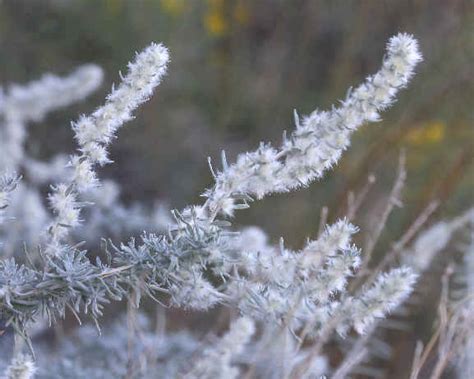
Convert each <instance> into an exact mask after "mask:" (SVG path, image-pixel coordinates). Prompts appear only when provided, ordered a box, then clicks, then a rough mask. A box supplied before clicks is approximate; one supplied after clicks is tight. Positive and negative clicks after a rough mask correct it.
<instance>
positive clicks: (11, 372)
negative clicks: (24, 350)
mask: <svg viewBox="0 0 474 379" xmlns="http://www.w3.org/2000/svg"><path fill="white" fill-rule="evenodd" d="M35 372H36V366H35V364H34V362H33V360H32V359H31V357H30V356H29V355H25V354H19V355H17V356H16V357H15V358H13V360H12V362H11V364H10V366H8V368H7V369H6V371H5V373H4V374H3V376H2V377H1V379H31V378H33V377H34V374H35Z"/></svg>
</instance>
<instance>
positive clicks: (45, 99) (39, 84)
mask: <svg viewBox="0 0 474 379" xmlns="http://www.w3.org/2000/svg"><path fill="white" fill-rule="evenodd" d="M102 76H103V74H102V70H101V69H100V67H98V66H96V65H93V64H87V65H83V66H80V67H78V68H77V69H76V70H75V71H73V72H72V73H71V74H70V75H68V76H65V77H58V76H55V75H52V74H46V75H44V76H43V77H42V78H40V79H38V80H36V81H33V82H31V83H28V84H26V85H23V86H21V85H12V86H10V87H8V88H7V90H6V91H5V93H2V96H0V115H1V116H2V122H1V123H0V171H6V170H8V171H17V170H18V164H19V163H20V162H21V160H22V159H23V158H24V150H23V143H24V139H25V137H26V123H27V122H31V121H34V122H36V121H41V120H42V119H43V118H44V117H45V115H46V114H47V113H49V112H51V111H52V110H55V109H60V108H63V107H66V106H68V105H69V104H72V103H75V102H77V101H79V100H82V99H84V98H85V97H86V96H88V95H89V94H90V93H91V92H94V91H95V90H96V89H97V87H98V86H99V85H100V84H101V82H102Z"/></svg>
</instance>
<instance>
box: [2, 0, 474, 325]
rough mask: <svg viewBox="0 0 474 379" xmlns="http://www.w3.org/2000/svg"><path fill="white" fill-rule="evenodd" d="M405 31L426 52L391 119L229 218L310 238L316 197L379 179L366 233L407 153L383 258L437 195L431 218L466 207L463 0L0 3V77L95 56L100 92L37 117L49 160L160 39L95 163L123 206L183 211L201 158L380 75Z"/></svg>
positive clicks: (230, 150)
mask: <svg viewBox="0 0 474 379" xmlns="http://www.w3.org/2000/svg"><path fill="white" fill-rule="evenodd" d="M400 31H404V32H408V33H412V34H413V35H414V36H415V37H416V38H417V39H418V40H419V42H420V46H421V50H422V52H423V54H424V58H425V60H424V62H423V63H422V64H421V65H420V66H419V68H418V69H417V72H418V74H417V75H416V76H415V78H414V80H413V81H412V83H411V84H410V86H409V88H408V89H406V90H404V91H402V92H401V94H400V96H399V101H398V103H397V104H396V106H394V107H393V108H392V109H390V110H389V111H388V112H386V113H383V115H382V116H383V118H384V120H383V121H382V122H380V123H379V124H378V125H369V126H367V127H364V128H362V129H361V130H360V131H358V132H357V133H356V134H355V137H354V139H353V143H352V146H351V148H350V149H349V150H348V152H347V153H346V154H345V155H344V156H343V159H342V161H341V164H340V165H339V166H338V167H337V168H336V169H335V170H334V171H332V172H329V173H328V174H327V175H326V177H325V179H324V180H323V181H322V182H320V183H314V184H313V185H311V186H310V188H308V189H306V190H301V191H298V192H295V193H291V194H286V195H277V196H276V195H275V196H272V197H269V198H267V199H265V200H263V201H259V202H256V203H255V204H253V206H252V207H251V208H250V209H249V210H247V211H244V212H240V213H239V214H238V215H237V218H236V225H237V226H239V225H249V224H250V225H260V226H262V227H263V229H264V230H265V231H267V232H268V233H269V234H270V235H271V236H272V238H273V239H274V241H277V240H278V238H279V237H280V236H284V237H285V241H286V243H287V244H288V245H290V246H293V247H294V248H298V247H300V246H301V244H302V243H303V241H304V240H305V238H307V237H310V236H314V235H315V233H316V230H317V225H318V219H319V214H320V211H321V208H322V207H323V206H327V207H328V208H329V215H328V217H329V220H334V219H335V218H336V217H338V216H342V215H344V211H345V205H346V199H347V196H348V193H349V191H355V192H357V191H360V190H361V189H362V188H363V187H364V185H365V184H366V182H367V178H368V176H369V175H371V174H373V175H375V177H376V183H375V184H374V186H373V187H372V189H371V191H370V194H369V201H366V202H365V203H364V205H363V207H362V209H361V211H360V213H359V217H358V218H357V224H358V225H359V226H360V227H361V229H362V231H364V232H366V233H369V232H370V230H371V228H372V227H373V226H374V223H376V222H377V221H378V217H377V216H378V215H379V214H380V212H381V207H383V206H384V201H385V200H386V198H387V195H388V192H389V191H390V188H391V186H392V185H393V181H394V179H395V176H396V167H397V162H398V155H399V153H400V151H401V150H402V149H403V150H404V151H405V152H406V157H407V171H408V178H407V184H406V187H405V190H404V195H403V202H404V207H403V208H401V209H397V210H396V211H395V212H394V214H393V215H392V217H391V218H390V220H389V222H388V225H387V229H386V231H385V234H384V236H383V238H382V241H381V243H380V244H379V245H378V250H377V251H376V253H377V254H380V255H381V254H383V253H384V251H385V250H384V249H385V247H386V246H388V244H389V243H390V241H393V239H394V238H396V237H397V236H399V235H400V234H401V233H402V232H403V230H405V229H406V228H407V226H408V225H409V224H410V223H411V222H412V221H413V219H414V218H415V217H416V216H417V215H418V214H419V213H420V211H421V210H422V209H423V208H424V207H425V206H426V205H427V204H428V203H429V202H430V201H432V200H433V199H440V200H441V202H442V203H441V206H440V208H439V209H438V210H437V213H436V218H443V217H450V216H454V215H456V214H459V213H460V212H461V211H463V210H464V209H466V208H467V207H469V206H472V203H473V198H474V196H473V192H474V165H473V151H474V128H473V122H474V112H473V109H474V101H473V99H474V96H473V95H474V65H473V64H472V62H473V61H474V3H473V2H472V1H468V0H466V1H461V0H450V1H446V0H412V1H404V0H400V1H389V0H386V1H346V0H344V1H342V0H340V1H334V0H332V1H311V0H306V1H303V0H292V1H289V0H287V1H283V0H260V1H252V0H234V1H225V0H202V1H191V0H189V1H186V0H129V1H125V0H104V1H100V0H82V1H73V0H69V1H67V0H49V1H47V0H43V1H40V0H36V1H33V0H29V1H26V0H23V1H22V0H3V1H0V48H1V56H0V80H1V84H2V85H3V86H8V84H9V83H13V82H18V83H24V82H27V81H30V80H33V79H35V78H38V77H39V76H40V75H41V74H43V73H44V72H53V73H56V74H66V73H68V72H70V71H71V70H72V69H73V68H74V67H75V66H77V65H79V64H82V63H88V62H93V63H97V64H99V65H100V66H101V67H103V69H104V71H105V75H106V78H105V85H103V86H102V87H101V89H100V91H98V92H97V93H96V94H95V95H93V96H91V97H89V98H88V99H87V101H85V102H83V103H81V104H78V105H75V106H73V107H69V108H67V109H66V110H63V111H60V112H55V113H54V114H52V115H50V116H48V118H47V119H46V120H44V121H43V122H41V123H39V124H36V125H34V126H33V127H32V128H30V137H29V139H28V145H27V149H28V150H29V151H30V152H31V153H32V155H34V156H36V157H38V158H48V157H51V156H53V155H55V154H56V153H58V152H64V153H69V152H71V151H72V150H73V148H74V143H73V139H72V132H71V130H70V121H71V120H72V119H76V118H77V117H78V115H79V114H81V113H88V112H90V111H92V110H93V109H94V107H95V106H97V105H98V104H101V103H102V102H103V98H104V96H105V95H106V94H107V93H108V92H109V90H110V88H111V86H112V83H114V82H115V83H117V82H118V81H119V74H118V72H119V70H121V69H122V70H123V69H124V68H125V66H126V64H127V62H128V61H129V60H130V59H131V58H132V55H133V53H134V52H135V51H139V50H141V49H142V48H144V47H145V46H147V45H148V44H149V43H150V42H151V41H156V42H163V43H164V44H165V45H166V46H168V47H169V48H170V51H171V57H172V62H171V64H170V67H169V75H168V76H167V77H166V78H165V80H164V82H163V84H162V85H161V86H160V87H159V89H158V91H157V93H156V95H155V96H154V97H153V99H152V100H151V101H149V102H148V103H147V104H146V105H145V106H144V107H142V108H141V109H140V110H139V111H138V112H137V115H136V116H137V117H136V119H135V120H134V121H133V122H130V123H129V124H128V125H127V126H126V127H125V128H124V129H122V130H121V131H120V134H119V138H118V140H117V141H115V143H114V144H113V146H112V154H111V155H112V159H113V160H114V161H115V164H113V165H110V166H108V167H106V168H104V169H103V171H102V173H101V174H102V177H104V178H113V179H114V180H116V181H117V182H119V183H120V184H121V186H122V198H123V201H124V202H131V201H137V200H138V201H141V202H143V203H146V204H153V203H154V202H155V201H161V202H164V203H166V204H168V206H169V207H171V208H178V209H179V208H182V207H183V206H185V205H187V204H190V203H199V202H200V201H201V200H200V197H199V194H200V193H202V191H203V189H204V188H206V187H207V186H209V185H211V183H212V177H211V175H210V172H209V169H208V166H207V157H208V156H210V157H212V158H213V159H214V161H215V162H216V163H217V162H219V154H220V151H221V150H222V149H224V150H225V151H226V153H227V156H228V159H229V160H230V161H232V160H233V158H234V157H235V156H236V155H237V154H238V153H239V152H241V151H246V150H249V149H254V148H255V147H256V146H257V145H258V143H259V142H260V141H262V140H264V141H271V142H272V143H275V144H278V143H279V141H280V139H281V135H282V133H283V131H284V130H289V129H291V128H292V127H293V125H292V124H293V109H297V111H298V112H299V113H300V114H301V115H304V114H308V113H310V112H311V111H312V110H314V109H315V108H320V109H325V108H328V107H330V106H331V105H332V104H334V103H336V102H337V100H338V99H341V98H343V97H344V96H345V94H346V91H347V89H348V88H349V87H350V86H355V85H357V84H358V83H359V82H361V81H362V80H363V79H364V77H365V76H367V75H369V74H371V73H373V72H375V71H376V70H377V68H378V67H379V65H380V63H381V60H382V58H383V54H384V46H385V43H386V41H387V40H388V38H389V37H390V36H392V35H394V34H396V33H397V32H400ZM217 167H218V165H217ZM360 238H362V237H360ZM422 321H423V319H422ZM422 321H420V324H419V327H420V328H423V326H422V325H423V323H422ZM425 328H428V330H427V332H428V331H429V326H426V327H425Z"/></svg>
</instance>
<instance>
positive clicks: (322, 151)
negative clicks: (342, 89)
mask: <svg viewBox="0 0 474 379" xmlns="http://www.w3.org/2000/svg"><path fill="white" fill-rule="evenodd" d="M420 61H421V54H420V52H419V49H418V43H417V41H416V40H415V39H414V38H413V37H412V36H410V35H408V34H398V35H397V36H395V37H392V38H391V39H390V41H389V43H388V45H387V55H386V57H385V59H384V61H383V64H382V68H381V69H380V70H379V71H378V72H377V73H376V74H375V75H373V76H369V77H368V78H367V80H366V81H365V82H364V83H363V84H361V85H360V86H359V87H356V88H355V89H353V90H351V91H349V93H348V95H347V97H346V99H345V100H343V101H342V102H341V105H340V106H339V107H337V108H333V109H332V110H330V111H325V112H322V111H319V110H316V111H314V112H313V113H312V114H311V115H309V116H308V117H305V118H304V119H303V120H302V121H300V119H299V117H298V115H297V114H296V112H295V124H296V130H295V131H294V132H293V133H292V134H291V135H290V136H288V137H286V136H285V137H284V140H283V143H282V145H281V147H280V148H278V149H277V148H273V147H272V146H270V145H269V144H264V143H262V144H261V145H260V147H259V148H258V149H257V150H256V151H254V152H250V153H245V154H241V155H239V156H238V157H237V161H236V162H235V163H234V164H232V165H228V164H227V162H226V160H225V156H223V159H222V161H223V162H222V164H223V170H222V171H221V172H219V173H218V174H217V175H215V181H216V183H215V185H214V187H212V188H211V189H209V190H207V191H206V192H205V194H204V195H205V196H206V197H207V198H208V201H207V203H206V204H207V206H208V208H209V210H210V212H211V214H217V213H223V214H227V215H230V216H232V214H233V213H234V211H235V210H236V209H239V208H240V207H242V203H241V199H244V200H245V199H246V197H256V198H259V199H260V198H262V197H264V196H266V195H267V194H270V193H272V192H288V191H291V190H294V189H295V188H298V187H300V186H306V185H308V184H309V183H310V182H312V181H314V180H315V179H318V178H320V177H321V176H322V175H323V173H324V172H325V171H326V170H328V169H330V168H331V167H333V166H334V165H335V164H336V163H337V161H338V160H339V158H340V156H341V154H342V152H343V151H344V150H346V148H347V147H348V146H349V143H350V140H349V138H350V136H351V134H352V132H353V131H354V130H356V129H358V128H359V127H360V126H361V125H362V124H364V123H365V122H374V121H379V119H380V116H379V113H378V112H379V111H382V110H384V109H386V108H387V107H388V106H390V105H391V104H392V103H393V101H394V96H395V95H396V93H397V92H398V91H399V90H400V88H403V87H405V86H406V85H407V83H408V81H409V80H410V78H411V77H412V76H413V70H414V67H415V66H416V64H417V63H418V62H420ZM244 206H245V203H244Z"/></svg>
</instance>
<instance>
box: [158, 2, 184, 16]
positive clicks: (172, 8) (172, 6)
mask: <svg viewBox="0 0 474 379" xmlns="http://www.w3.org/2000/svg"><path fill="white" fill-rule="evenodd" d="M185 5H186V1H185V0H161V8H162V9H163V10H164V11H165V12H167V13H170V14H172V15H173V16H178V15H180V14H181V13H183V11H184V7H185Z"/></svg>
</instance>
